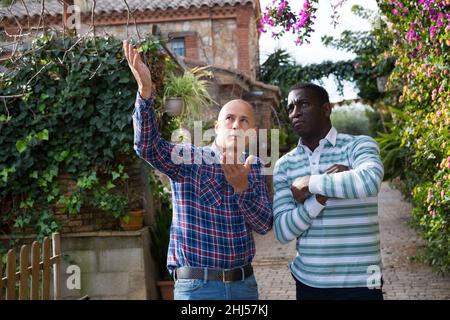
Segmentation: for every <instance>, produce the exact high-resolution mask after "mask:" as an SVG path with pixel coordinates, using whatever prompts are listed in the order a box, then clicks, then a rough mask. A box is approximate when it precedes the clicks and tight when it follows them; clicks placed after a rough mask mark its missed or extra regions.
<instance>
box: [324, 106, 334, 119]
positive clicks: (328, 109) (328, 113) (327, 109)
mask: <svg viewBox="0 0 450 320" xmlns="http://www.w3.org/2000/svg"><path fill="white" fill-rule="evenodd" d="M322 109H323V113H324V115H325V116H327V117H328V118H329V117H330V116H331V110H333V105H332V104H331V103H329V102H325V103H324V104H323V105H322Z"/></svg>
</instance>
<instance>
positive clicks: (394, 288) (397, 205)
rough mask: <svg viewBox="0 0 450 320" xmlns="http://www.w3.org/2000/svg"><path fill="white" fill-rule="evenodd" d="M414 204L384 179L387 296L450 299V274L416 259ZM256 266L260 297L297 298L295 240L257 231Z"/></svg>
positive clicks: (382, 205) (382, 204)
mask: <svg viewBox="0 0 450 320" xmlns="http://www.w3.org/2000/svg"><path fill="white" fill-rule="evenodd" d="M410 210H411V206H410V204H409V203H407V202H405V201H403V200H402V196H401V194H400V192H399V191H397V190H393V189H391V188H390V187H389V186H388V184H387V183H383V185H382V188H381V192H380V196H379V216H380V230H381V231H380V232H381V234H380V236H381V249H382V253H381V254H382V259H383V264H384V272H383V278H384V281H385V284H384V287H383V292H384V298H385V299H450V276H447V277H442V276H440V275H437V274H436V273H434V272H433V271H432V270H431V268H430V267H428V266H426V265H424V264H421V263H419V262H417V261H416V260H414V256H416V255H417V254H419V253H420V250H421V246H422V245H423V241H422V240H421V239H420V237H419V236H418V235H417V234H416V232H415V231H414V230H413V229H411V228H410V227H409V226H408V225H407V221H408V219H409V212H410ZM255 240H256V256H255V259H254V263H253V265H254V267H255V273H256V279H257V281H258V286H259V294H260V299H262V300H266V299H270V300H294V299H295V283H294V280H293V279H292V276H291V275H290V273H289V271H288V268H287V264H288V262H289V261H290V260H292V258H293V257H294V256H295V243H294V242H291V243H289V244H287V245H281V244H280V243H279V242H277V241H276V240H275V238H274V234H273V233H272V232H271V233H269V234H267V235H265V236H260V235H256V234H255Z"/></svg>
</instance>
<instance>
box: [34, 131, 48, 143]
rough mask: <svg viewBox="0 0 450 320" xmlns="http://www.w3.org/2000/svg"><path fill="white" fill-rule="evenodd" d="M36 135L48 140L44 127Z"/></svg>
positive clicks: (40, 138)
mask: <svg viewBox="0 0 450 320" xmlns="http://www.w3.org/2000/svg"><path fill="white" fill-rule="evenodd" d="M37 137H38V139H39V140H48V130H47V129H44V130H42V131H41V132H38V133H37Z"/></svg>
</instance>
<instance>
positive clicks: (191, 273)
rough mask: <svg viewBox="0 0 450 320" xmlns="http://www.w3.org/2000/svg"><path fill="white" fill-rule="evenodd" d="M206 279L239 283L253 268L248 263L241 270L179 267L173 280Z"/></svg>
mask: <svg viewBox="0 0 450 320" xmlns="http://www.w3.org/2000/svg"><path fill="white" fill-rule="evenodd" d="M205 273H206V279H207V280H213V281H222V282H232V281H241V280H244V279H245V278H247V277H250V276H251V275H252V274H253V267H252V265H251V264H250V263H249V264H247V265H245V266H243V267H241V268H234V269H208V268H197V267H181V268H177V269H176V270H175V277H174V278H175V279H205Z"/></svg>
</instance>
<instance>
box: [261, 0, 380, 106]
mask: <svg viewBox="0 0 450 320" xmlns="http://www.w3.org/2000/svg"><path fill="white" fill-rule="evenodd" d="M271 2H272V0H260V3H261V10H262V11H264V9H265V7H266V6H267V5H268V4H269V3H271ZM303 2H304V0H290V1H289V3H290V5H291V8H292V9H293V10H294V11H295V12H299V9H300V8H301V7H302V5H303ZM337 2H339V1H338V0H320V1H319V7H318V10H317V11H316V17H317V18H316V20H315V22H314V25H313V29H314V30H315V31H314V32H313V33H312V35H311V37H310V38H309V40H310V44H303V45H301V46H296V45H295V44H294V40H295V37H294V36H293V35H292V34H285V35H283V37H282V38H281V39H277V40H276V39H273V38H272V37H271V36H270V34H271V31H270V30H269V31H268V32H266V33H262V34H261V37H260V40H259V48H260V63H261V64H262V63H264V61H265V60H266V58H267V56H268V55H269V54H270V53H272V52H274V51H275V50H276V49H278V48H281V49H285V50H286V51H287V52H289V53H290V54H291V56H292V57H294V58H295V60H296V61H297V63H299V64H301V65H306V64H309V63H320V62H323V61H326V60H332V61H339V60H347V59H352V58H353V57H354V55H353V54H351V53H348V52H344V51H339V50H336V49H333V48H329V47H325V46H324V45H323V44H322V41H321V37H322V36H324V35H330V36H333V37H339V36H340V34H341V32H342V31H344V30H354V31H358V30H359V31H363V30H370V28H371V26H370V24H369V22H368V21H365V20H363V19H361V18H359V17H357V16H356V15H354V14H353V13H352V12H351V7H352V6H353V5H355V4H358V5H361V6H363V7H365V8H368V9H371V10H375V11H376V10H377V8H378V7H377V3H376V0H359V1H358V0H346V1H345V2H344V4H343V5H342V6H341V7H340V9H339V10H338V13H339V16H340V18H339V20H338V22H339V24H338V25H337V27H336V28H334V27H333V25H332V24H331V13H332V9H331V5H330V4H335V3H337ZM324 87H325V89H327V91H328V93H329V95H330V100H331V102H338V101H341V100H343V99H353V98H356V97H357V95H356V91H355V89H354V87H353V85H352V84H350V83H346V85H345V88H344V95H343V96H341V95H340V94H339V93H338V92H337V90H336V85H335V83H334V81H333V80H332V79H330V78H329V79H326V80H325V81H324Z"/></svg>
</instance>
